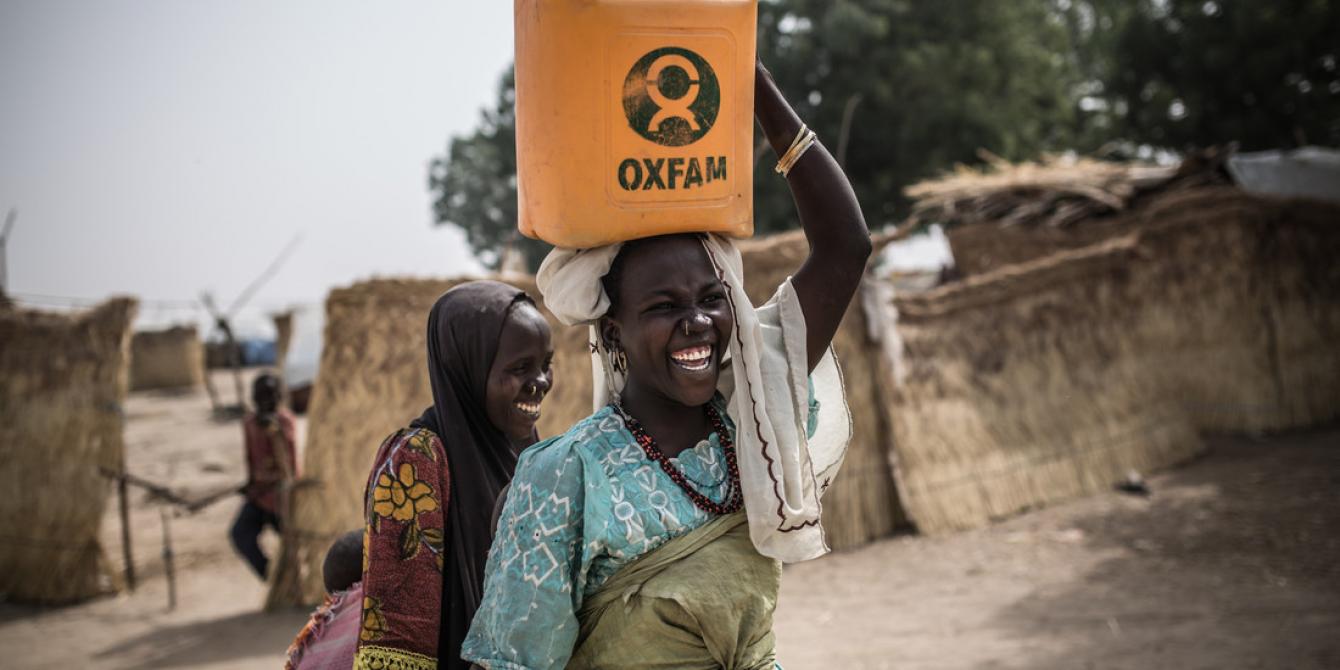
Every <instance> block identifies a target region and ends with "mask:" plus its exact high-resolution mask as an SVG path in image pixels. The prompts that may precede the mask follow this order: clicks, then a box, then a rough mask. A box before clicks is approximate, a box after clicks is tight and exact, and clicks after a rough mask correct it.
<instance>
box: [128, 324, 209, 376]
mask: <svg viewBox="0 0 1340 670" xmlns="http://www.w3.org/2000/svg"><path fill="white" fill-rule="evenodd" d="M204 372H205V345H204V343H203V342H201V341H200V336H199V335H198V334H197V333H196V330H195V326H177V327H173V328H168V329H166V330H146V331H141V332H138V333H135V336H134V337H133V338H132V339H131V340H130V390H132V391H147V390H151V389H177V388H193V387H196V386H199V385H200V384H201V382H202V381H203V380H204Z"/></svg>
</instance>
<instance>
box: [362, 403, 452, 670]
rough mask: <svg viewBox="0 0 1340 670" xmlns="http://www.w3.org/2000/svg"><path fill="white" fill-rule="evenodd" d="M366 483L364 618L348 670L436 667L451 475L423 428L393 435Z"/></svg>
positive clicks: (439, 445)
mask: <svg viewBox="0 0 1340 670" xmlns="http://www.w3.org/2000/svg"><path fill="white" fill-rule="evenodd" d="M374 462H375V466H374V467H373V469H372V475H371V476H370V477H369V478H368V485H367V492H366V504H365V507H364V512H365V515H366V516H365V519H366V525H365V527H364V535H363V613H362V626H361V629H360V630H359V636H358V638H359V642H358V656H357V658H356V660H355V663H354V667H355V668H356V669H360V670H361V669H362V668H397V669H400V670H428V669H435V668H437V641H438V636H439V628H440V626H441V616H442V568H443V558H442V550H443V541H444V536H443V529H444V520H445V518H446V509H447V504H448V503H449V498H450V488H451V471H450V468H449V467H448V464H447V455H446V451H445V450H444V449H443V447H442V441H441V440H439V439H438V437H437V436H436V435H434V434H433V433H432V432H431V431H429V430H427V429H424V428H407V429H404V430H401V431H398V432H396V433H395V434H393V435H391V436H390V437H388V438H386V441H385V442H383V443H382V446H381V448H379V449H378V450H377V457H376V460H375V461H374Z"/></svg>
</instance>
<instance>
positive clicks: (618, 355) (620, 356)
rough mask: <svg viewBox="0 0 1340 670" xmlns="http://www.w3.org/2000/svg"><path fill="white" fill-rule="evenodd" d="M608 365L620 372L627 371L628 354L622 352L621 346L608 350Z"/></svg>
mask: <svg viewBox="0 0 1340 670" xmlns="http://www.w3.org/2000/svg"><path fill="white" fill-rule="evenodd" d="M610 367H612V368H614V371H615V372H618V373H620V374H622V373H624V372H627V371H628V354H627V353H624V350H623V347H619V348H618V349H614V350H613V351H610Z"/></svg>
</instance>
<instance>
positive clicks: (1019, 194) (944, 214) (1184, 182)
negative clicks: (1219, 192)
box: [905, 149, 1227, 228]
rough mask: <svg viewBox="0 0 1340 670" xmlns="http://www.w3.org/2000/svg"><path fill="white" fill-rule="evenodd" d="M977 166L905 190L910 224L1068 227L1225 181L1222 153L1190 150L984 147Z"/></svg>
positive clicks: (960, 168)
mask: <svg viewBox="0 0 1340 670" xmlns="http://www.w3.org/2000/svg"><path fill="white" fill-rule="evenodd" d="M982 158H983V159H984V160H986V165H984V166H983V167H981V168H971V167H966V166H962V165H960V166H958V167H957V168H956V169H955V170H954V171H953V172H952V173H950V174H948V175H944V176H942V177H937V178H935V179H931V180H927V181H922V182H919V183H917V184H913V185H912V186H910V187H908V188H907V189H906V191H905V192H906V193H907V195H908V196H909V197H911V198H912V199H913V200H914V201H915V204H914V206H913V210H912V216H911V219H910V221H909V224H910V225H913V226H915V225H918V224H922V223H941V224H945V225H947V226H956V225H970V224H982V223H992V224H997V225H999V226H1013V225H1026V226H1044V227H1051V228H1068V227H1070V226H1073V225H1075V224H1077V223H1079V222H1081V221H1085V220H1088V219H1094V218H1097V217H1101V216H1104V215H1108V214H1114V213H1118V212H1123V211H1126V210H1127V209H1129V208H1130V207H1131V205H1132V204H1133V203H1134V202H1135V201H1137V200H1138V198H1139V197H1140V196H1142V195H1145V194H1148V193H1151V192H1156V191H1163V190H1167V189H1170V188H1195V187H1199V186H1205V185H1208V184H1215V183H1224V182H1225V181H1226V177H1225V175H1224V171H1223V162H1224V160H1226V158H1227V152H1226V151H1220V150H1213V149H1212V150H1208V151H1206V152H1203V153H1200V154H1194V155H1192V156H1191V157H1190V158H1188V159H1187V160H1186V161H1184V162H1183V163H1182V164H1181V165H1180V166H1178V167H1175V168H1174V167H1167V166H1159V165H1151V164H1145V163H1115V162H1111V161H1099V160H1093V159H1089V158H1083V157H1078V156H1074V155H1063V156H1045V157H1044V158H1043V159H1042V160H1041V161H1039V162H1024V163H1009V162H1007V161H1005V160H1003V159H1001V158H999V157H997V156H994V155H991V154H989V153H986V152H982Z"/></svg>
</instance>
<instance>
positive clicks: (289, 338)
mask: <svg viewBox="0 0 1340 670" xmlns="http://www.w3.org/2000/svg"><path fill="white" fill-rule="evenodd" d="M270 319H271V320H273V321H274V324H275V370H278V371H279V374H281V375H282V374H284V364H285V363H286V362H287V361H288V349H289V346H291V345H292V344H293V310H289V311H287V312H279V313H276V314H271V315H270Z"/></svg>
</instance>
